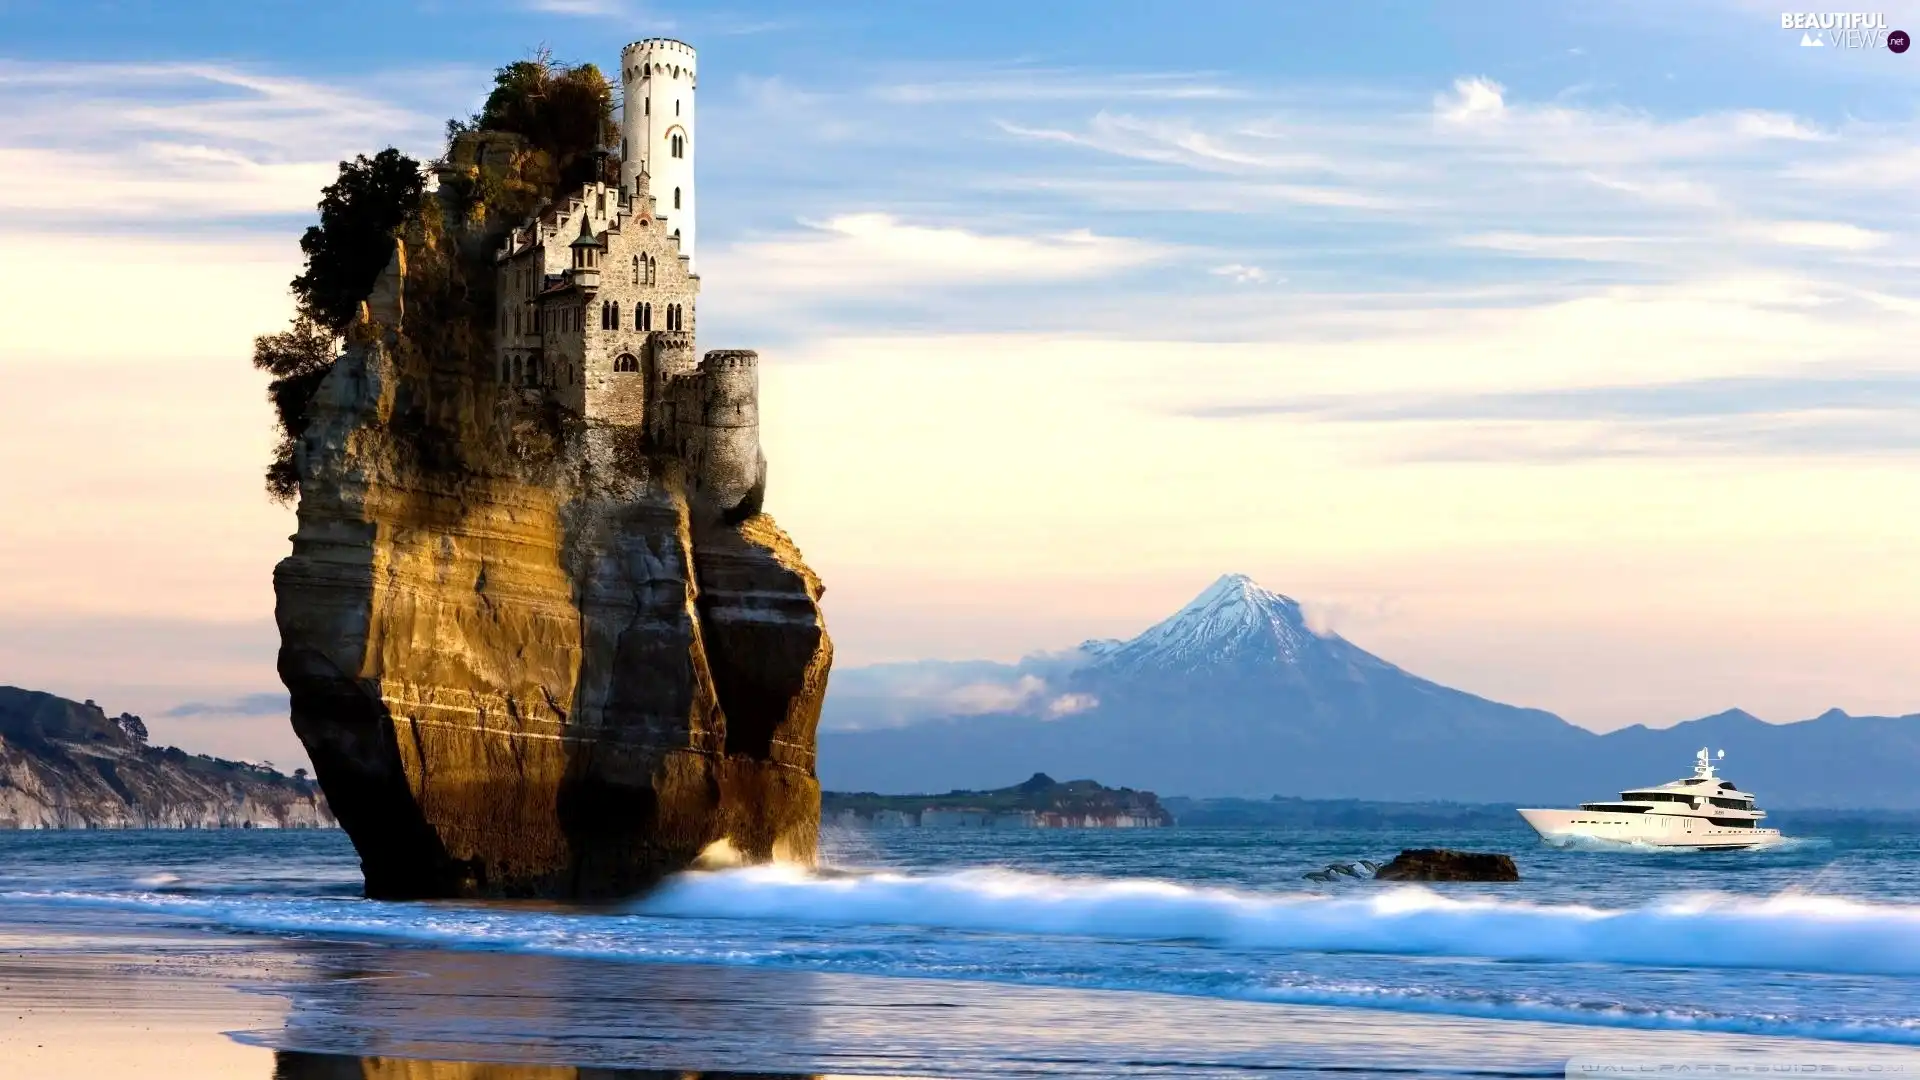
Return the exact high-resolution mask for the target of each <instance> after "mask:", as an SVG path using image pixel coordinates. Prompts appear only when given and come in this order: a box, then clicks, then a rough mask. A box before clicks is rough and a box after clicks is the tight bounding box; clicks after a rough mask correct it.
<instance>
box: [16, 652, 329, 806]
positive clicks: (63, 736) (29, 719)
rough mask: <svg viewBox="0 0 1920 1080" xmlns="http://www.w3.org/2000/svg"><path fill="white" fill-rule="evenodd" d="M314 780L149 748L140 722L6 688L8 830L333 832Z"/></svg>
mask: <svg viewBox="0 0 1920 1080" xmlns="http://www.w3.org/2000/svg"><path fill="white" fill-rule="evenodd" d="M305 773H306V770H304V769H301V770H298V771H296V772H295V773H294V775H292V776H287V775H286V774H284V773H281V772H279V771H277V770H275V769H273V768H271V767H268V766H265V765H255V764H251V763H249V762H244V761H227V760H225V759H222V758H216V757H208V756H207V755H205V754H189V753H187V752H186V751H184V750H178V749H175V748H173V747H171V746H149V745H147V725H146V723H145V722H144V721H142V720H141V719H140V718H139V717H138V716H134V715H132V714H131V713H121V714H120V715H119V716H113V717H110V716H108V715H107V713H106V710H105V709H102V708H101V707H100V706H98V705H96V704H94V703H93V702H92V701H69V700H68V699H66V698H63V697H57V696H55V695H53V694H46V693H41V692H39V691H35V690H22V689H20V688H19V687H14V686H0V829H312V828H330V827H332V826H333V824H334V821H333V814H332V813H331V812H329V810H328V809H327V803H326V800H325V799H324V798H322V797H321V794H320V789H319V786H318V785H316V784H315V783H314V782H313V781H312V780H310V779H308V778H307V777H306V775H305Z"/></svg>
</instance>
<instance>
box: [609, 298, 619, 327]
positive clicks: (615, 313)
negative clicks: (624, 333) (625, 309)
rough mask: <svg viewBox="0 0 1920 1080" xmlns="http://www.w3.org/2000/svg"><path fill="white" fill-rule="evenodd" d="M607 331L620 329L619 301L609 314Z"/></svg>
mask: <svg viewBox="0 0 1920 1080" xmlns="http://www.w3.org/2000/svg"><path fill="white" fill-rule="evenodd" d="M607 329H609V330H618V329H620V301H618V300H615V301H614V302H613V310H611V311H609V312H608V313H607Z"/></svg>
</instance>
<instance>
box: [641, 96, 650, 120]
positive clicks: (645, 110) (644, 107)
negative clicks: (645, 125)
mask: <svg viewBox="0 0 1920 1080" xmlns="http://www.w3.org/2000/svg"><path fill="white" fill-rule="evenodd" d="M640 114H641V115H642V116H652V115H653V99H652V98H648V99H647V100H646V102H645V104H643V105H641V106H640Z"/></svg>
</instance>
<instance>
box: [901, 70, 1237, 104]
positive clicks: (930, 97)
mask: <svg viewBox="0 0 1920 1080" xmlns="http://www.w3.org/2000/svg"><path fill="white" fill-rule="evenodd" d="M869 93H870V94H871V96H872V97H874V98H876V99H878V100H880V101H885V102H889V103H893V104H902V105H930V104H954V103H968V104H973V103H979V102H996V101H999V102H1061V101H1125V100H1147V101H1218V100H1230V99H1235V98H1241V97H1245V96H1246V94H1245V92H1244V91H1240V90H1236V89H1234V88H1232V87H1229V86H1226V85H1224V84H1223V83H1221V82H1219V81H1218V80H1216V79H1211V78H1208V77H1206V76H1202V75H1197V74H1188V73H1183V72H1155V73H1144V74H1102V73H1098V72H1085V71H1074V70H1069V69H1046V68H1030V67H1009V68H1000V69H989V70H988V71H987V72H985V73H977V72H976V73H971V74H969V75H967V76H965V77H961V78H945V79H931V80H917V81H903V82H892V83H882V84H880V85H878V86H875V87H873V88H872V89H871V90H870V91H869Z"/></svg>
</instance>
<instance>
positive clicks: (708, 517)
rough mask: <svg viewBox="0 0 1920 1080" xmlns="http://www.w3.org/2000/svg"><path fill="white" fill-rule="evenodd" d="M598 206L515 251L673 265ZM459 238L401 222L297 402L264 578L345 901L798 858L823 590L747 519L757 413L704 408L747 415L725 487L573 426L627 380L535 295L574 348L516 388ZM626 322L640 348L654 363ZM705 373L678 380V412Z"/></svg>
mask: <svg viewBox="0 0 1920 1080" xmlns="http://www.w3.org/2000/svg"><path fill="white" fill-rule="evenodd" d="M456 157H457V155H456ZM456 164H457V161H456ZM452 188H453V185H451V184H449V183H447V182H446V181H445V180H444V179H443V184H442V191H443V193H444V192H446V191H449V190H452ZM442 197H443V198H446V197H447V196H445V195H443V196H442ZM596 198H598V199H599V200H600V201H599V202H598V204H597V205H598V206H599V208H600V209H599V210H598V211H589V210H588V209H587V207H588V206H590V205H596V204H595V202H594V200H593V199H587V200H583V199H579V198H576V199H570V200H565V201H563V202H562V203H561V204H560V205H558V206H556V207H553V208H550V209H549V210H548V211H547V213H546V215H545V217H544V218H542V219H540V220H537V221H534V222H532V223H531V224H529V225H528V226H526V227H524V229H523V230H522V231H516V232H514V233H513V239H512V241H511V242H510V243H509V251H512V252H518V251H531V254H530V255H527V256H524V257H523V260H524V259H527V258H530V259H534V260H538V259H539V258H541V255H540V253H539V248H538V244H539V243H540V242H542V239H543V238H545V242H546V243H559V244H565V242H566V241H567V240H569V239H572V237H573V236H574V235H578V236H582V237H585V236H588V235H591V234H592V233H593V232H594V231H595V230H596V229H600V230H601V231H602V232H603V233H604V234H606V235H614V234H618V233H619V230H620V228H625V229H626V230H628V231H627V233H626V234H625V236H626V239H624V240H621V242H622V243H637V242H640V241H639V240H635V239H634V238H635V237H640V240H644V241H645V242H646V243H650V244H654V245H656V246H657V247H659V248H660V249H661V250H662V252H663V253H665V254H667V255H669V256H670V255H671V252H672V250H673V249H674V248H677V244H678V240H677V238H670V237H668V236H667V234H666V233H665V232H664V230H663V227H662V226H660V225H659V224H658V222H657V220H654V219H649V218H647V217H646V216H645V215H644V214H643V213H642V211H643V210H644V208H645V205H646V204H645V202H644V200H645V194H644V192H642V193H641V195H640V196H639V198H637V199H636V200H635V201H634V203H632V204H629V203H628V202H627V201H626V200H625V199H624V197H622V198H620V199H618V200H615V201H613V203H612V207H611V209H608V208H607V207H608V201H607V200H605V199H604V197H603V196H596ZM595 212H599V213H604V214H606V215H608V216H607V217H606V218H605V219H598V218H589V216H588V215H589V214H591V213H595ZM463 215H464V216H463ZM569 215H571V216H569ZM471 217H472V215H471V213H470V212H469V211H465V210H460V209H458V208H451V207H450V208H448V209H447V210H446V213H445V214H444V215H442V216H441V217H440V218H438V219H436V218H435V216H434V215H433V214H428V215H426V216H425V220H424V221H423V222H421V223H418V224H416V225H414V226H410V228H409V231H408V233H407V235H406V236H405V239H404V243H403V246H402V247H401V249H400V251H399V252H398V253H397V254H396V257H395V258H394V260H393V262H392V264H391V265H390V266H389V268H388V270H387V272H386V274H385V275H383V277H382V279H381V282H380V284H379V285H378V286H377V287H376V288H375V290H374V294H373V297H372V298H371V299H370V301H369V303H368V304H367V305H366V310H365V314H364V318H363V320H362V322H361V323H360V324H359V325H358V326H356V327H355V328H354V330H353V332H352V333H351V334H350V336H349V345H348V348H347V350H346V352H345V354H344V355H343V356H341V358H340V359H339V360H338V361H336V362H335V364H334V366H333V369H332V371H331V372H330V373H329V374H328V375H327V376H326V379H325V381H324V382H323V383H322V384H321V386H320V389H319V390H318V391H317V392H316V393H315V396H314V398H313V400H312V401H311V402H309V404H308V407H307V413H308V419H307V423H306V427H305V429H304V432H303V433H302V436H301V439H300V442H299V444H298V449H297V453H296V455H295V461H296V464H297V467H298V471H299V478H300V503H299V529H298V531H297V532H296V533H295V535H294V537H293V553H292V555H290V556H289V557H288V558H286V559H285V560H284V561H282V562H281V563H280V565H279V566H278V567H277V568H276V570H275V572H274V588H275V593H276V598H277V603H276V606H275V616H276V619H277V621H278V623H279V627H280V634H281V648H280V659H279V667H280V675H281V678H282V680H283V681H284V682H285V683H286V685H287V689H288V691H289V692H290V694H291V696H292V716H293V725H294V730H295V731H296V732H297V733H298V734H299V736H300V739H301V741H302V742H303V743H304V744H305V745H306V748H307V752H308V754H309V755H310V756H311V758H312V760H313V764H314V769H315V772H316V774H317V776H318V779H319V781H320V783H321V785H322V787H323V788H324V789H325V791H326V795H327V800H328V802H329V803H330V804H331V806H332V807H333V810H334V813H335V814H336V815H337V816H338V818H339V821H340V824H341V826H342V827H344V828H345V829H346V831H347V833H348V834H349V835H350V836H351V837H352V839H353V842H354V845H355V846H356V848H358V850H359V853H360V857H361V865H362V868H363V870H364V872H365V875H366V890H367V893H368V895H370V896H375V897H387V898H402V897H444V896H545V897H606V896H617V895H621V894H625V893H631V892H634V891H637V890H640V889H643V888H645V887H647V886H648V885H650V884H652V883H653V882H655V881H657V880H658V879H659V878H660V877H661V876H663V875H665V874H668V873H671V872H674V871H677V870H681V869H684V868H686V867H688V866H691V865H694V864H696V863H697V862H699V861H701V860H702V859H705V860H708V861H713V862H723V863H725V862H738V861H748V862H753V861H766V860H773V859H791V860H796V861H801V862H811V861H812V860H813V859H814V856H815V846H816V843H817V834H818V827H819V816H820V792H819V784H818V782H817V781H816V779H815V776H814V731H815V727H816V726H817V723H818V720H819V714H820V705H821V701H822V699H823V698H824V696H825V693H826V684H827V671H828V667H829V664H830V662H831V658H832V645H831V642H830V641H829V639H828V637H827V633H826V628H825V624H824V622H823V620H822V616H821V612H820V606H819V600H820V595H821V591H822V590H821V585H820V581H819V579H818V578H817V577H816V576H815V575H814V574H813V572H812V571H811V570H809V569H808V568H807V566H806V564H805V563H804V562H803V561H802V560H801V558H800V553H799V551H798V550H797V549H796V548H795V547H794V545H793V543H792V541H791V540H789V539H788V537H787V536H786V534H785V533H783V532H782V531H781V530H780V529H779V527H778V526H777V525H775V524H774V522H773V520H772V519H771V518H769V517H768V516H766V515H765V514H763V513H760V512H759V498H760V494H761V491H762V490H763V486H764V468H765V466H764V462H762V461H760V460H759V459H758V431H757V426H751V427H749V426H746V424H747V423H748V422H751V424H753V425H757V419H755V418H756V417H757V413H756V412H755V411H753V410H752V409H747V408H744V407H743V406H740V405H737V404H735V403H734V399H733V398H729V399H728V400H727V406H728V408H729V409H730V410H731V411H730V412H729V414H728V415H738V416H741V417H745V418H746V420H744V421H742V424H741V425H737V426H736V427H734V428H732V429H729V433H728V435H727V437H728V438H729V439H730V440H732V442H729V443H727V444H726V445H727V448H728V452H729V456H728V457H727V458H726V462H725V463H724V464H726V467H728V468H731V469H733V470H734V473H736V474H740V475H746V474H744V473H741V470H742V469H746V468H750V470H751V475H750V476H748V479H750V480H751V481H752V483H750V484H743V483H738V482H729V483H726V484H720V483H709V482H707V480H708V478H709V477H710V475H712V472H711V470H712V469H715V468H718V467H719V466H716V465H712V464H711V462H712V461H717V460H719V458H718V455H716V454H713V453H708V454H706V455H705V456H704V457H703V456H701V455H700V454H698V453H696V454H695V455H693V456H692V457H691V458H690V457H689V454H688V452H687V449H686V448H687V446H688V445H689V443H688V439H687V436H686V434H685V432H686V429H687V428H688V425H687V424H686V423H684V422H683V423H682V424H681V426H680V427H679V428H674V427H672V426H671V425H670V424H666V423H664V422H661V421H659V420H658V419H657V417H656V416H654V415H653V414H652V413H642V412H640V411H639V407H638V405H637V404H636V406H635V413H634V414H633V415H626V414H613V413H609V414H601V413H598V412H596V411H595V410H596V408H597V406H596V405H595V402H596V401H597V400H599V399H598V398H596V397H595V396H594V395H595V394H599V393H600V392H601V391H600V389H599V388H600V387H601V386H612V385H616V384H617V385H618V386H619V387H621V388H622V393H630V394H631V400H633V401H635V402H639V401H641V397H640V395H641V393H642V389H641V384H640V383H639V382H637V381H634V382H619V381H618V380H620V379H628V378H631V379H632V380H639V379H641V377H642V376H641V375H639V374H633V375H631V376H628V375H627V374H626V372H627V371H628V369H627V368H625V367H623V366H619V365H618V364H616V362H615V358H614V357H613V356H611V355H602V353H604V352H606V351H607V350H608V348H609V345H608V344H606V343H600V342H599V339H598V338H596V337H595V336H594V335H593V333H592V331H591V326H590V323H591V319H590V318H588V317H583V315H582V312H586V311H590V310H591V307H590V306H589V301H590V300H591V297H592V296H593V293H592V292H591V291H587V290H586V283H587V281H588V279H587V278H586V275H585V274H579V275H573V276H572V277H569V276H568V275H565V274H562V275H557V276H554V275H550V277H553V278H555V280H558V281H559V282H560V284H556V285H553V286H551V288H549V290H548V292H549V293H552V294H554V296H556V297H557V299H550V300H547V301H543V302H547V303H550V304H552V305H560V304H562V303H563V302H564V303H571V304H576V305H578V306H577V307H576V308H575V309H573V311H572V313H571V314H568V316H567V317H568V320H569V322H568V323H567V324H565V325H563V324H562V323H561V319H560V314H562V313H565V312H563V311H561V310H559V309H558V308H557V307H556V310H555V311H550V312H548V314H547V316H546V319H547V323H546V325H547V326H549V327H559V328H561V329H570V330H572V331H573V334H574V337H573V339H572V344H571V346H569V345H568V344H567V342H565V341H558V339H556V341H558V344H556V342H555V341H549V342H547V343H546V345H545V346H544V347H545V348H547V349H549V350H555V349H559V350H561V351H560V352H557V353H554V355H563V356H564V355H568V354H566V353H565V352H564V350H565V348H568V347H570V348H572V349H573V350H574V353H573V354H571V355H574V356H575V359H572V360H568V361H566V362H564V363H562V362H549V361H543V362H542V363H541V364H540V365H539V366H538V367H537V368H536V366H535V365H534V364H532V363H531V362H530V363H529V364H528V365H527V366H526V367H525V368H524V369H523V368H522V367H521V366H520V364H519V362H518V359H517V355H516V358H515V360H514V362H513V363H512V364H509V363H507V362H506V361H505V359H503V357H504V355H505V354H504V353H503V352H502V351H501V349H502V348H503V346H501V345H500V344H499V343H497V342H496V339H495V332H496V328H497V327H503V326H506V325H507V324H508V321H507V319H506V318H505V317H503V316H502V315H501V314H500V310H501V309H500V308H498V307H496V305H495V303H494V302H493V299H492V298H493V296H494V295H495V290H496V283H495V282H494V281H493V280H489V279H490V278H492V277H493V276H494V275H495V270H494V264H495V262H496V257H495V255H494V250H495V245H496V244H497V243H499V242H500V238H501V235H502V230H501V229H500V228H497V227H495V228H492V230H491V231H487V229H485V228H482V227H481V226H480V225H475V224H473V223H472V220H471ZM602 220H604V221H605V222H606V224H604V225H602V224H600V222H601V221H602ZM577 221H586V222H588V223H587V224H574V222H577ZM559 234H569V235H561V236H560V239H559V240H554V239H553V236H555V235H559ZM606 242H610V241H606ZM527 244H533V245H534V247H532V248H528V247H526V245H527ZM515 245H519V246H518V247H516V246H515ZM576 246H578V245H577V244H576ZM476 253H477V254H476ZM505 257H506V256H505V255H504V254H503V255H502V256H500V258H505ZM517 257H518V256H517ZM680 262H681V260H679V259H675V263H676V264H679V263H680ZM634 265H635V266H636V267H637V266H638V265H640V264H639V262H638V261H637V260H636V261H635V263H634ZM535 270H536V271H537V270H538V266H536V267H535ZM638 276H639V275H638V272H637V271H636V272H635V277H636V278H638ZM500 277H501V278H502V281H504V280H505V275H504V274H502V275H500ZM669 277H670V276H669V275H666V274H664V273H663V274H662V279H663V280H668V279H669ZM670 280H671V281H672V282H673V283H674V284H675V286H676V287H679V288H685V289H691V288H692V287H693V285H694V284H697V279H691V278H689V277H688V276H687V275H686V274H685V273H684V272H682V271H678V270H677V271H676V275H674V276H671V277H670ZM498 288H499V290H500V292H501V293H502V294H504V292H505V286H504V284H501V285H499V286H498ZM569 289H573V290H575V291H574V292H573V293H568V292H567V290H569ZM546 295H548V294H545V293H543V294H542V296H546ZM582 297H584V298H582ZM516 302H517V301H516ZM593 302H594V303H597V301H593ZM500 303H501V304H505V303H506V301H505V300H502V301H500ZM627 310H628V311H629V312H630V313H631V312H632V311H633V310H634V309H633V308H628V309H627ZM515 318H516V320H517V319H518V318H519V314H518V312H516V315H515ZM632 322H633V316H632V315H631V314H629V316H628V317H627V319H626V320H625V321H624V322H623V323H622V324H621V326H624V327H628V328H629V329H626V330H623V331H622V333H623V334H626V335H627V336H631V337H635V338H636V339H638V340H639V341H640V345H639V346H638V347H639V348H642V349H648V348H652V349H656V350H659V349H663V348H664V347H665V346H661V345H659V343H654V342H649V341H647V340H645V338H644V337H642V336H641V335H639V334H638V333H637V332H636V331H633V330H631V329H630V327H631V325H632ZM529 325H533V324H532V322H531V320H529ZM621 326H616V327H615V329H621ZM602 328H603V329H605V324H603V326H602ZM550 336H552V335H550ZM602 336H606V337H611V335H602ZM583 339H584V341H585V345H584V346H583V345H582V344H581V342H582V340H583ZM668 344H671V345H672V346H673V347H674V348H676V349H679V350H681V351H690V349H691V335H689V334H685V333H681V334H678V335H677V336H675V337H674V339H673V340H672V341H671V342H669V343H668ZM611 345H612V346H613V347H615V348H625V347H627V346H625V345H622V344H621V343H620V342H612V343H611ZM582 348H585V349H587V350H588V351H587V352H586V353H585V354H582V353H580V350H581V349H582ZM594 350H599V351H597V352H596V351H594ZM583 355H584V360H583V359H580V357H581V356H583ZM648 355H649V356H651V355H652V353H648ZM676 355H677V354H676ZM742 355H749V354H725V358H726V359H727V361H728V363H729V364H732V365H734V366H730V367H728V368H727V369H726V371H727V373H728V377H729V378H731V379H733V380H734V381H733V382H731V383H729V384H728V385H729V387H730V388H731V389H730V391H729V392H730V393H734V394H736V396H737V395H741V394H746V395H750V394H751V393H752V392H753V391H754V388H755V385H756V384H755V382H754V379H755V378H756V376H755V374H754V369H753V368H752V367H751V365H746V366H740V363H739V361H737V360H735V359H734V358H736V357H739V356H742ZM621 359H622V361H624V359H625V358H624V356H623V357H622V358H621ZM704 370H705V369H704V368H703V369H701V371H700V372H695V371H692V370H689V371H688V372H686V373H685V374H684V376H680V375H675V376H674V377H675V378H682V380H683V382H684V383H685V385H687V386H690V387H692V388H693V389H695V390H697V389H699V386H698V378H699V376H700V375H701V374H702V373H703V372H704ZM536 372H537V374H536ZM616 372H617V373H618V374H615V373H616ZM668 374H670V373H656V372H653V371H649V372H648V373H647V375H646V378H647V379H648V380H655V379H656V377H657V379H658V384H659V385H662V386H665V385H667V384H668ZM583 382H584V384H585V386H586V387H587V391H586V396H585V397H584V398H583V397H582V395H581V393H579V392H578V388H579V387H580V386H581V385H582V383H583ZM646 385H647V386H653V385H655V382H652V381H650V382H648V383H647V384H646ZM567 387H573V388H575V390H574V392H573V393H572V395H571V397H569V396H568V392H567V390H566V388H567ZM646 393H648V394H651V393H652V391H651V390H648V391H646ZM583 400H584V401H585V402H586V404H585V405H584V406H583V405H582V404H581V403H582V401H583ZM645 401H646V403H647V404H648V408H649V409H653V410H654V411H655V412H657V409H656V408H655V404H654V401H655V399H654V398H653V397H651V396H649V397H647V398H645ZM747 403H748V404H751V399H750V398H748V399H747ZM681 418H682V420H683V421H684V420H685V414H684V413H682V414H681ZM650 419H653V420H654V423H653V425H652V430H650V429H649V420H650ZM695 419H698V418H697V417H696V418H695ZM696 434H697V432H696ZM692 445H694V446H695V447H696V448H698V447H699V446H700V445H701V444H700V443H698V442H697V441H696V442H694V443H693V444H692ZM703 462H706V463H707V464H703ZM741 462H744V463H745V464H744V465H742V464H740V463H741ZM703 468H704V469H708V470H709V472H706V473H703V472H702V469H703ZM730 475H731V474H730ZM738 479H739V477H738V475H735V476H734V477H733V480H734V481H737V480H738ZM749 489H750V490H749Z"/></svg>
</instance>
